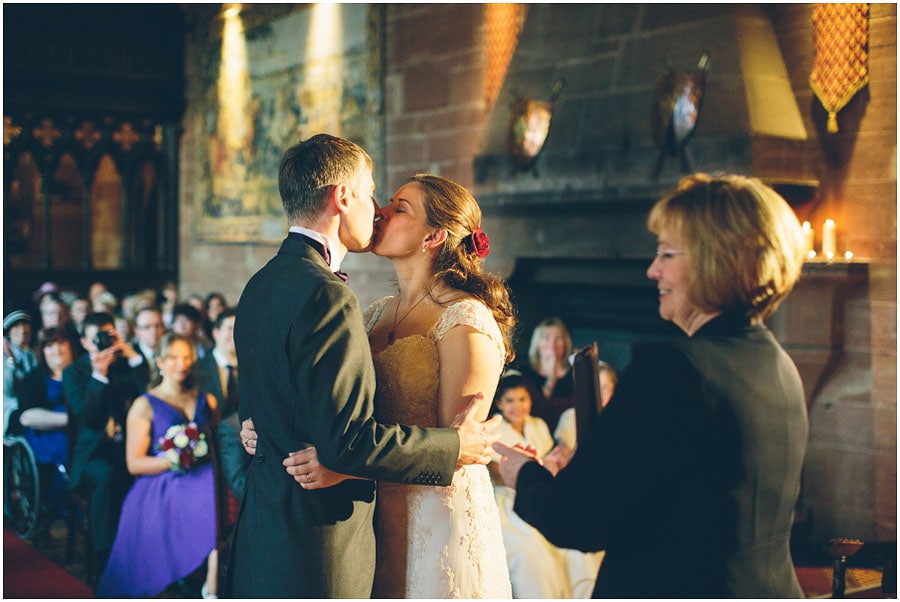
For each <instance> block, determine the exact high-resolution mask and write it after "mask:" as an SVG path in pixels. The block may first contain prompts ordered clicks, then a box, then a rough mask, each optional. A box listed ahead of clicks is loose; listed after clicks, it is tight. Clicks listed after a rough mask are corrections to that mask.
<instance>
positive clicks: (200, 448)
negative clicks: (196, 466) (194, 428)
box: [194, 439, 209, 458]
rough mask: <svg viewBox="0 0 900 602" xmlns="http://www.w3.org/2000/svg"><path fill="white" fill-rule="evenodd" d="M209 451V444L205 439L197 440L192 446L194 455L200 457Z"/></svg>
mask: <svg viewBox="0 0 900 602" xmlns="http://www.w3.org/2000/svg"><path fill="white" fill-rule="evenodd" d="M208 453H209V446H208V445H207V444H206V441H203V440H202V439H201V440H200V441H198V442H197V445H196V446H195V447H194V457H195V458H202V457H203V456H205V455H206V454H208Z"/></svg>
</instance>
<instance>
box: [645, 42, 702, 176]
mask: <svg viewBox="0 0 900 602" xmlns="http://www.w3.org/2000/svg"><path fill="white" fill-rule="evenodd" d="M708 71H709V55H708V54H704V55H703V56H701V57H700V60H699V61H698V62H697V68H696V69H695V70H694V71H678V70H676V69H675V68H674V67H673V68H671V69H670V70H669V72H668V73H667V74H666V75H664V76H663V77H662V78H660V79H659V80H658V81H657V82H656V94H655V97H654V103H653V110H652V111H651V114H650V121H651V126H652V127H651V129H652V130H653V142H654V143H655V144H656V148H657V149H658V150H659V160H658V161H657V162H656V168H655V169H654V170H653V178H654V179H656V178H657V177H659V173H660V171H661V170H662V167H663V164H664V163H665V160H666V157H676V156H677V157H679V158H680V159H681V171H682V172H684V173H690V172H692V171H693V168H692V167H691V161H690V158H689V157H688V154H687V148H686V147H687V143H688V141H689V140H690V139H691V136H692V135H693V134H694V130H695V129H696V128H697V120H698V119H699V118H700V108H701V107H702V106H703V93H704V90H705V89H706V74H707V72H708Z"/></svg>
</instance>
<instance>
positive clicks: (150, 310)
mask: <svg viewBox="0 0 900 602" xmlns="http://www.w3.org/2000/svg"><path fill="white" fill-rule="evenodd" d="M165 333H166V327H165V324H163V319H162V313H160V311H159V310H158V309H156V308H155V307H144V308H142V309H141V310H140V311H138V312H137V315H136V316H135V317H134V342H133V344H132V347H134V350H135V351H137V352H138V353H139V354H141V355H142V356H143V357H144V364H145V365H146V370H144V369H141V372H142V373H143V372H146V374H145V375H143V376H142V379H141V380H142V385H143V387H144V388H145V389H146V388H148V387H149V386H150V383H153V382H155V381H156V379H157V377H158V376H159V367H158V366H157V365H156V354H157V352H158V351H159V342H160V340H162V337H163V335H164V334H165Z"/></svg>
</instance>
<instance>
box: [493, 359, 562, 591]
mask: <svg viewBox="0 0 900 602" xmlns="http://www.w3.org/2000/svg"><path fill="white" fill-rule="evenodd" d="M495 404H496V406H497V409H498V410H499V411H500V413H501V414H502V415H503V422H501V423H500V427H499V429H498V431H499V433H500V441H502V442H504V443H506V444H507V445H517V444H518V445H531V446H533V447H534V448H535V450H536V453H537V455H538V457H543V456H544V455H545V454H547V453H548V452H549V451H550V450H551V449H552V448H553V438H552V437H551V436H550V429H548V428H547V423H546V422H544V421H543V420H541V419H540V418H537V417H535V416H532V415H531V393H529V391H528V387H527V386H526V381H525V379H524V378H523V377H522V375H521V374H520V373H519V372H518V371H513V370H511V371H509V372H507V373H506V375H505V376H504V377H503V378H501V379H500V384H499V385H498V387H497V393H496V394H495ZM499 458H500V456H499V454H498V455H497V456H496V458H495V462H491V464H490V465H489V469H490V471H491V472H492V473H495V471H496V468H497V465H496V461H498V460H499ZM494 497H495V499H496V500H497V506H498V507H499V508H500V524H501V529H502V532H503V545H504V546H505V548H506V561H507V564H508V566H509V579H510V582H511V583H512V594H513V597H514V598H568V597H570V589H569V580H568V576H567V573H566V561H565V556H564V554H563V552H562V550H560V549H559V548H557V547H556V546H554V545H553V544H551V543H550V542H549V541H547V540H546V539H544V536H543V535H541V534H540V532H539V531H538V530H537V529H535V528H534V527H532V526H531V525H529V524H528V523H526V522H525V521H523V520H522V519H521V518H519V517H518V516H517V515H516V513H515V512H513V503H514V502H515V499H516V492H515V490H514V489H510V488H509V487H505V486H504V485H503V484H502V481H501V482H500V483H495V485H494Z"/></svg>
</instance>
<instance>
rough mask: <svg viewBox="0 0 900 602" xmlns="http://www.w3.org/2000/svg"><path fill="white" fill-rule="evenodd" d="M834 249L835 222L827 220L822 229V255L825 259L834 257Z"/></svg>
mask: <svg viewBox="0 0 900 602" xmlns="http://www.w3.org/2000/svg"><path fill="white" fill-rule="evenodd" d="M834 249H835V243H834V220H833V219H827V220H825V226H824V227H823V228H822V255H824V256H825V259H832V258H833V257H834Z"/></svg>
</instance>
